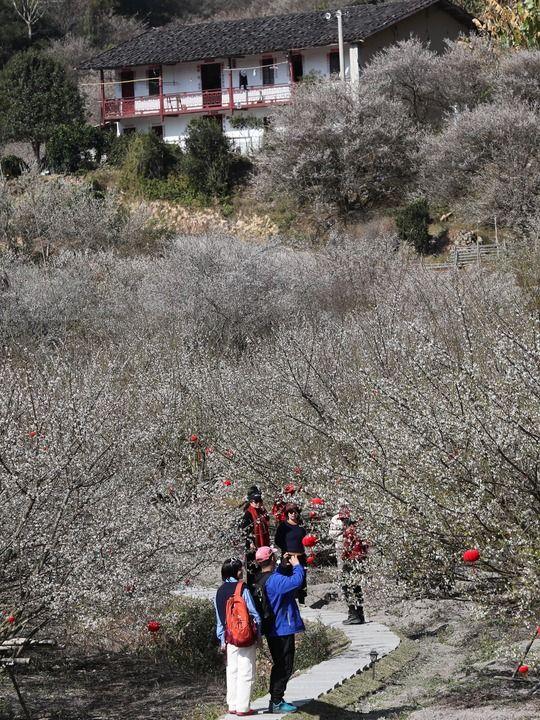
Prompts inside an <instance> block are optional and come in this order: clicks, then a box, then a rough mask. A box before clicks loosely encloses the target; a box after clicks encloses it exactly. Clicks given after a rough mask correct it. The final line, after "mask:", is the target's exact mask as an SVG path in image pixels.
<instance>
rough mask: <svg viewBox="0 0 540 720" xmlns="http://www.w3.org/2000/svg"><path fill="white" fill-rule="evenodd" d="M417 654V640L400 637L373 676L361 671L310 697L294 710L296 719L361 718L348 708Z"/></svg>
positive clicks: (380, 686) (380, 685)
mask: <svg viewBox="0 0 540 720" xmlns="http://www.w3.org/2000/svg"><path fill="white" fill-rule="evenodd" d="M417 656H418V649H417V646H416V643H414V642H413V641H412V640H406V639H403V638H402V639H401V644H400V646H399V647H398V648H397V649H396V650H394V652H392V653H390V655H387V656H386V657H384V658H382V660H380V661H379V662H378V663H377V669H376V677H375V679H373V678H372V675H371V672H370V671H369V672H368V671H365V672H363V673H360V674H359V675H357V676H356V677H354V678H351V680H347V681H346V682H345V683H344V684H343V685H342V686H340V687H339V688H337V689H336V690H332V692H330V693H328V694H327V695H325V696H324V698H323V699H319V700H313V701H312V702H310V703H308V704H307V705H304V706H303V707H302V712H299V713H295V716H294V717H295V718H296V720H361V718H363V717H365V716H364V715H363V714H362V713H360V712H355V711H352V710H348V709H347V708H349V707H351V706H353V705H355V704H356V703H357V702H358V701H359V700H361V699H362V698H365V697H367V696H368V695H372V694H373V693H376V692H379V691H380V690H382V689H383V688H384V687H385V686H386V685H387V684H388V680H389V679H390V678H391V677H392V676H393V675H395V674H396V673H398V672H400V671H401V670H402V669H403V668H404V667H405V666H406V665H408V664H409V663H411V662H412V661H413V660H415V658H416V657H417Z"/></svg>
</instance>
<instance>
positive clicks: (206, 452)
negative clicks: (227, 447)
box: [204, 447, 214, 457]
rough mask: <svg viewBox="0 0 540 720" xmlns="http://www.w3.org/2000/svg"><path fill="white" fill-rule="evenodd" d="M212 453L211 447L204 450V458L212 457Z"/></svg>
mask: <svg viewBox="0 0 540 720" xmlns="http://www.w3.org/2000/svg"><path fill="white" fill-rule="evenodd" d="M213 452H214V448H213V447H207V448H204V454H205V455H206V457H208V456H209V455H212V453H213Z"/></svg>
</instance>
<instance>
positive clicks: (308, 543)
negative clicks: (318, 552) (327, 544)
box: [302, 535, 319, 547]
mask: <svg viewBox="0 0 540 720" xmlns="http://www.w3.org/2000/svg"><path fill="white" fill-rule="evenodd" d="M318 542H319V538H318V537H317V536H316V535H306V536H305V537H303V538H302V545H303V546H304V547H313V546H314V545H316V544H317V543H318Z"/></svg>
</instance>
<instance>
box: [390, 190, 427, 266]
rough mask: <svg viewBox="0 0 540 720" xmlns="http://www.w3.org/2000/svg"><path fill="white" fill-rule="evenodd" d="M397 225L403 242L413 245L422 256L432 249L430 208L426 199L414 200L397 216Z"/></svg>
mask: <svg viewBox="0 0 540 720" xmlns="http://www.w3.org/2000/svg"><path fill="white" fill-rule="evenodd" d="M396 225H397V229H398V233H399V237H400V239H401V240H403V241H405V242H407V243H409V244H410V245H412V246H413V247H414V248H415V249H416V251H417V252H419V253H420V254H421V255H427V253H428V252H429V249H430V240H431V237H430V234H429V232H428V226H429V208H428V204H427V202H426V200H425V198H418V200H413V202H411V203H409V205H407V206H406V207H404V208H403V209H402V210H400V211H399V212H398V213H397V215H396Z"/></svg>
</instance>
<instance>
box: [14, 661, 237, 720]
mask: <svg viewBox="0 0 540 720" xmlns="http://www.w3.org/2000/svg"><path fill="white" fill-rule="evenodd" d="M18 679H19V682H20V686H21V690H22V692H23V694H24V697H25V699H26V701H27V703H28V706H29V708H30V710H31V712H32V719H33V720H113V719H114V720H143V719H144V720H150V718H156V719H157V718H159V720H169V718H170V719H171V720H173V719H174V720H180V719H182V718H186V720H187V719H188V718H189V719H190V720H191V719H192V718H196V717H201V718H202V717H204V715H197V712H196V708H200V707H201V705H202V703H203V702H204V703H205V704H207V705H212V703H216V704H217V703H221V702H222V701H223V692H224V691H223V687H224V684H223V681H224V677H219V678H217V677H214V676H211V675H208V676H205V677H192V676H190V675H188V674H182V673H181V672H180V671H179V670H178V669H175V668H172V667H170V666H167V665H164V664H156V663H154V664H152V663H150V662H149V661H148V658H137V657H129V656H128V657H126V656H113V655H109V656H106V655H98V656H94V657H88V658H67V659H65V658H63V659H60V658H59V657H58V656H57V655H56V654H54V653H49V654H48V656H42V658H41V659H40V660H38V662H37V663H35V664H34V667H33V668H31V669H29V670H28V671H23V672H21V673H19V674H18ZM205 714H206V713H205ZM22 717H23V715H22V712H21V708H20V705H19V704H18V702H17V699H16V696H15V693H14V691H13V686H12V685H11V684H9V683H8V682H6V679H5V678H2V680H0V720H15V718H16V719H17V720H19V718H22Z"/></svg>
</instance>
